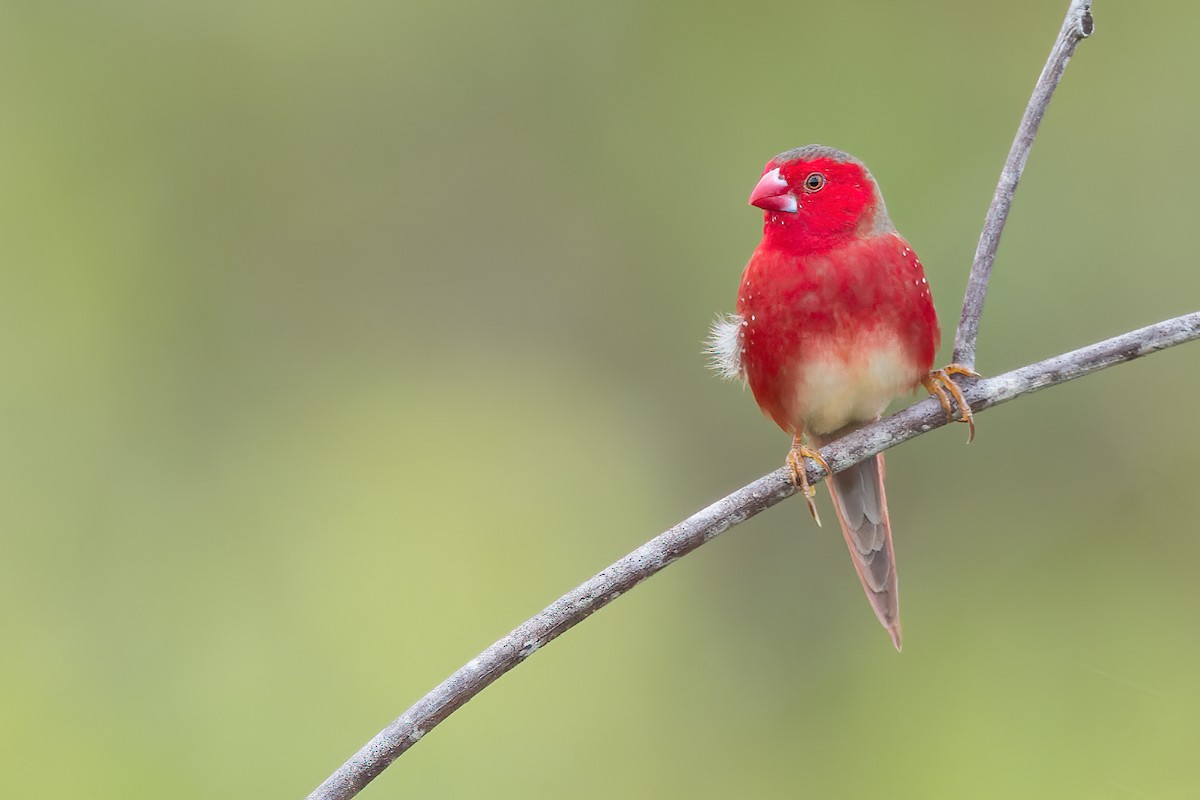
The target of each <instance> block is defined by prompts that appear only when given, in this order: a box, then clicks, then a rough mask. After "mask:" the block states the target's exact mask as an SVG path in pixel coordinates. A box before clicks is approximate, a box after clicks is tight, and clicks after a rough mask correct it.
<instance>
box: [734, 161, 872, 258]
mask: <svg viewBox="0 0 1200 800" xmlns="http://www.w3.org/2000/svg"><path fill="white" fill-rule="evenodd" d="M750 205H752V206H758V207H759V208H761V209H762V210H763V211H764V212H765V213H764V226H763V232H764V234H767V235H771V232H772V231H773V230H775V231H778V233H779V234H781V235H783V236H785V237H787V238H789V239H790V238H794V239H796V241H797V243H798V244H799V243H803V245H804V246H805V249H824V248H826V247H834V246H837V245H838V244H839V243H841V242H844V241H845V240H846V239H847V238H853V237H867V236H875V235H878V234H881V233H887V232H889V231H892V230H895V229H894V228H893V227H892V222H891V220H890V219H889V218H888V213H887V207H886V206H885V205H884V204H883V197H882V195H880V193H879V187H878V185H876V183H875V179H874V178H873V177H871V173H870V171H868V170H867V168H866V166H864V165H863V163H862V162H861V161H859V160H858V159H856V158H854V156H851V155H849V154H848V153H843V152H842V151H841V150H835V149H833V148H832V147H824V146H822V145H819V144H810V145H806V146H804V147H797V148H796V149H794V150H788V151H787V152H785V153H780V154H779V155H777V156H775V157H774V158H772V159H771V160H770V161H768V162H767V166H766V167H765V168H764V169H763V174H762V178H760V179H759V181H758V184H757V185H756V186H755V187H754V191H753V192H751V193H750Z"/></svg>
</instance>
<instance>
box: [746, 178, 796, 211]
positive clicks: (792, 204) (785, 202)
mask: <svg viewBox="0 0 1200 800" xmlns="http://www.w3.org/2000/svg"><path fill="white" fill-rule="evenodd" d="M750 205H752V206H758V207H759V208H761V209H762V210H764V211H786V212H787V213H789V214H795V213H796V208H797V206H798V205H799V204H798V203H797V202H796V196H795V195H794V194H792V192H791V189H789V188H788V185H787V181H785V180H784V179H783V178H781V177H780V176H779V167H776V168H775V169H773V170H770V171H768V172H766V173H764V174H763V176H762V177H761V178H759V179H758V184H757V185H755V187H754V191H753V192H751V193H750Z"/></svg>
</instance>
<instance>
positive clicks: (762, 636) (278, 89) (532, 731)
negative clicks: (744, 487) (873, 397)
mask: <svg viewBox="0 0 1200 800" xmlns="http://www.w3.org/2000/svg"><path fill="white" fill-rule="evenodd" d="M1065 5H1066V3H1065V2H1062V3H1057V2H1055V3H1047V2H1034V0H1021V1H1020V2H1009V3H994V4H977V3H959V2H950V0H942V1H940V2H934V1H933V0H930V1H929V2H913V3H888V2H849V3H821V4H810V3H791V4H782V5H780V4H765V5H764V4H736V3H709V4H696V3H682V2H664V3H654V4H649V3H638V2H624V1H623V0H619V1H617V2H608V3H576V2H571V3H550V2H531V1H527V0H516V1H515V2H506V3H494V2H478V1H477V0H476V1H472V0H463V1H461V2H447V3H421V4H412V3H389V2H377V1H376V2H366V1H364V2H351V3H300V4H296V3H281V2H261V3H235V2H228V1H227V0H208V1H207V2H191V1H188V2H166V3H148V2H138V1H135V0H116V1H115V2H108V3H103V4H100V3H84V2H28V1H27V0H26V1H22V0H16V1H15V2H9V3H5V4H4V5H3V6H0V85H2V86H3V90H4V91H3V97H4V98H5V103H4V105H5V108H4V112H3V115H2V122H0V143H2V146H0V160H2V164H3V175H4V191H3V192H2V193H0V203H3V208H2V210H0V225H2V226H3V240H4V251H5V259H4V260H5V266H4V271H3V274H4V291H3V292H2V293H0V332H2V334H3V338H4V341H5V343H6V346H5V348H4V349H5V352H6V358H5V364H6V381H5V387H6V388H5V390H4V391H3V393H2V394H0V398H2V402H3V404H4V419H5V423H4V426H3V430H4V435H3V450H2V452H3V456H2V457H0V470H2V476H3V483H4V485H5V487H6V491H5V502H4V503H3V504H2V505H0V526H2V527H0V601H2V605H0V608H2V609H3V610H2V611H0V624H2V630H3V631H4V648H3V650H4V656H3V658H0V708H3V714H0V752H3V753H4V756H5V759H4V761H5V764H6V765H7V769H5V770H4V771H3V775H2V776H0V795H3V796H5V797H46V798H50V797H53V798H58V797H63V798H67V797H81V796H85V797H114V798H115V797H121V798H138V797H146V798H151V797H155V798H157V797H175V798H193V797H194V798H210V797H287V796H292V797H295V796H302V795H303V794H305V793H306V792H307V791H309V790H310V789H311V788H313V787H314V786H315V785H316V784H317V783H318V782H319V781H320V780H321V779H322V778H324V777H325V775H326V774H328V773H329V772H330V771H331V770H332V769H333V768H334V767H336V766H337V764H339V763H340V762H341V761H342V759H343V758H344V757H346V756H348V755H349V754H350V753H351V752H352V751H353V750H355V749H357V747H358V746H359V745H360V744H361V743H362V742H364V741H365V740H366V739H367V738H368V737H369V736H370V735H372V734H373V733H374V732H375V731H376V730H378V729H379V728H380V727H382V726H383V725H384V724H385V723H386V722H388V721H389V720H390V719H391V718H392V717H394V716H395V715H396V714H398V713H399V712H400V711H402V710H403V709H404V708H405V707H407V706H408V704H409V703H410V702H412V701H413V700H415V699H416V698H417V697H419V696H420V695H421V694H422V693H424V692H425V691H426V690H427V689H428V688H430V687H431V686H432V685H433V684H434V683H436V682H437V681H439V680H441V679H442V678H443V677H444V676H445V675H446V674H448V673H449V672H450V671H452V670H453V669H455V668H456V667H458V666H459V665H460V664H461V663H463V662H464V661H466V660H467V659H469V658H471V657H472V656H473V655H474V654H475V653H476V652H477V651H479V650H480V649H482V647H484V646H485V645H487V644H489V643H490V642H491V641H492V640H494V639H495V638H497V637H498V636H500V635H501V634H503V633H505V632H506V631H508V630H509V629H510V628H511V627H512V626H514V625H515V624H517V623H519V622H520V621H521V620H523V619H525V618H526V617H527V616H529V615H531V614H532V613H534V612H535V611H537V610H538V609H539V608H541V607H542V606H543V605H544V604H546V603H548V602H549V601H550V600H552V599H553V598H554V597H556V596H557V595H558V594H560V593H561V592H562V591H564V590H566V589H567V588H569V587H570V586H573V585H574V584H576V583H578V582H579V581H580V580H582V579H584V578H586V577H587V576H589V575H591V574H592V573H593V572H595V571H597V570H598V569H600V568H601V567H603V566H604V565H605V564H607V563H609V562H610V561H612V560H613V559H615V558H617V557H618V556H620V555H622V554H623V553H624V552H626V551H627V550H629V549H630V548H632V547H634V546H636V545H637V544H639V543H640V542H642V541H643V540H644V539H646V538H648V537H649V536H650V535H651V534H653V533H654V532H656V531H658V530H660V529H662V528H664V527H666V526H668V525H670V524H672V523H674V522H675V521H677V520H678V519H680V518H682V517H683V516H685V515H686V514H687V513H690V512H691V511H692V510H694V509H695V508H698V507H699V506H701V505H703V504H706V503H707V502H709V501H711V500H712V499H714V498H716V497H718V496H720V495H722V494H724V493H725V492H726V491H728V490H729V489H731V488H733V487H735V486H738V485H740V484H742V483H744V482H746V481H748V480H749V479H751V478H753V477H756V476H757V475H759V474H761V473H763V472H765V471H767V470H769V469H771V468H774V467H775V466H777V465H778V464H779V463H781V460H782V456H783V454H784V450H785V447H786V444H787V442H786V439H785V437H784V436H783V435H782V434H781V433H780V432H779V431H778V430H775V429H774V428H773V427H772V426H771V425H770V424H769V423H767V422H766V421H765V420H763V419H762V418H761V417H760V415H759V413H758V411H757V410H756V409H755V407H754V404H753V402H752V400H751V399H750V397H749V395H748V394H747V393H744V392H742V391H740V390H739V389H737V388H735V387H732V386H728V385H722V384H720V383H718V382H717V381H715V380H714V379H713V378H712V377H710V376H709V375H708V374H707V373H706V370H705V366H704V361H703V358H702V356H701V355H700V352H699V351H700V339H701V338H702V337H703V335H704V332H705V328H706V325H707V323H708V321H709V319H710V318H711V317H712V316H713V315H714V314H715V313H716V312H717V311H718V310H723V309H729V308H730V307H731V305H732V302H733V299H734V298H733V295H734V291H735V288H736V282H737V279H738V275H739V274H740V270H741V267H742V265H743V264H744V262H745V260H746V258H747V257H748V255H749V253H750V251H751V249H752V247H753V245H754V243H755V241H756V239H757V236H758V214H757V212H756V211H755V210H753V209H749V208H747V207H746V206H745V197H746V195H747V193H748V192H749V189H750V187H751V186H752V185H753V183H754V181H755V179H756V178H757V176H758V171H759V169H760V168H761V166H762V164H763V162H765V161H766V160H767V158H769V157H770V156H772V155H773V154H775V153H776V152H778V151H780V150H783V149H786V148H788V147H791V146H795V145H799V144H804V143H808V142H814V141H817V142H823V143H827V144H831V145H835V146H839V147H842V148H845V149H847V150H849V151H851V152H853V153H855V154H856V155H858V156H859V157H861V158H863V159H864V160H865V161H866V162H867V163H868V164H870V165H871V167H872V169H873V171H874V172H875V174H876V176H877V177H878V179H879V180H880V182H881V184H882V186H883V189H884V192H885V195H886V197H887V198H888V204H889V208H890V210H891V213H892V216H893V218H894V219H895V221H896V222H897V224H898V226H899V227H900V229H901V230H902V231H903V232H904V233H905V234H906V235H907V236H908V238H909V239H910V241H911V242H912V243H913V244H914V246H915V247H916V249H917V250H918V252H920V253H921V255H922V260H923V261H924V263H925V264H926V268H927V270H928V272H929V275H930V281H931V283H932V284H933V286H934V289H935V296H936V299H937V301H938V306H939V309H940V311H941V314H942V317H943V327H944V328H945V338H946V343H945V344H944V345H943V353H942V356H943V358H946V357H948V355H949V342H950V340H951V339H952V329H953V325H954V323H955V322H956V320H957V316H958V310H957V309H958V302H959V298H960V297H961V292H962V288H963V284H964V282H965V278H966V271H967V266H968V264H969V261H970V257H971V254H972V252H973V249H974V244H975V237H976V235H977V233H978V227H979V223H980V222H981V220H982V217H983V213H984V210H985V209H986V206H987V203H988V200H989V199H990V196H991V192H992V188H993V186H994V183H995V178H996V175H997V173H998V170H999V167H1000V164H1001V161H1002V159H1003V157H1004V154H1005V152H1006V151H1007V148H1008V144H1009V142H1010V141H1011V136H1012V133H1013V130H1014V128H1015V125H1016V121H1017V118H1018V115H1019V113H1020V111H1021V109H1022V108H1023V107H1024V103H1025V101H1026V98H1027V96H1028V91H1029V89H1030V88H1031V87H1032V84H1033V80H1034V78H1035V77H1036V75H1037V72H1038V70H1039V69H1040V67H1041V64H1042V61H1043V59H1044V57H1045V54H1046V52H1047V50H1048V48H1049V45H1050V42H1051V40H1052V38H1053V34H1054V32H1055V31H1056V30H1057V28H1058V25H1059V21H1060V19H1061V14H1062V12H1063V10H1064V8H1065ZM1097 6H1098V7H1097V9H1096V17H1097V32H1096V35H1095V36H1094V37H1093V38H1092V39H1091V40H1089V41H1087V42H1085V43H1083V44H1082V45H1081V46H1080V50H1079V52H1078V54H1077V56H1076V58H1075V60H1074V62H1073V63H1072V64H1071V65H1070V67H1069V69H1068V72H1067V75H1066V79H1065V82H1064V84H1063V86H1062V88H1061V90H1060V93H1059V96H1058V97H1057V98H1056V100H1055V102H1054V104H1053V105H1052V107H1051V109H1050V113H1049V115H1048V116H1047V119H1046V122H1045V125H1044V127H1043V132H1042V134H1041V137H1040V139H1039V141H1038V143H1037V145H1036V147H1035V148H1034V152H1033V158H1032V159H1031V161H1030V165H1029V169H1028V172H1027V173H1026V178H1025V180H1024V182H1023V184H1022V186H1021V188H1020V191H1019V192H1018V195H1017V201H1016V205H1015V210H1014V213H1013V216H1012V219H1011V224H1010V225H1009V228H1008V230H1007V233H1006V235H1005V239H1004V242H1003V244H1002V246H1001V250H1000V256H999V260H998V263H997V267H996V272H995V278H994V281H993V286H992V291H991V294H990V297H989V302H988V307H987V310H986V313H985V315H984V320H983V326H982V334H981V345H980V361H979V366H980V368H981V369H982V370H983V371H985V372H989V373H995V372H998V371H1002V370H1005V369H1008V368H1012V367H1015V366H1019V365H1020V364H1023V363H1027V362H1029V361H1033V360H1037V359H1039V358H1042V357H1045V356H1048V355H1052V354H1054V353H1057V352H1060V351H1063V350H1066V349H1069V348H1072V347H1075V346H1078V345H1081V344H1085V343H1088V342H1090V341H1094V340H1097V339H1100V338H1104V337H1106V336H1109V335H1113V334H1116V333H1120V332H1122V331H1125V330H1128V329H1130V328H1134V327H1138V326H1140V325H1143V324H1146V323H1149V322H1153V321H1156V320H1159V319H1162V318H1165V317H1168V316H1172V315H1175V314H1178V313H1183V312H1186V311H1191V310H1194V309H1195V308H1196V307H1197V306H1198V305H1200V303H1198V302H1197V298H1200V270H1197V268H1196V254H1195V248H1194V247H1192V246H1191V245H1190V236H1191V234H1192V233H1193V231H1194V228H1195V220H1196V218H1197V215H1198V214H1200V200H1198V199H1197V196H1196V192H1195V188H1194V187H1195V184H1196V181H1197V178H1198V177H1200V158H1198V157H1197V155H1196V148H1195V141H1196V130H1197V127H1198V125H1200V111H1198V110H1197V108H1198V107H1197V105H1196V103H1195V102H1194V100H1195V91H1196V86H1197V78H1200V55H1198V54H1197V52H1196V50H1195V47H1194V42H1193V39H1194V36H1195V34H1194V29H1195V27H1196V24H1197V23H1200V9H1197V8H1196V7H1195V6H1194V5H1193V4H1190V3H1183V2H1164V3H1155V4H1136V3H1117V2H1100V3H1097ZM1198 365H1200V350H1197V349H1194V347H1184V348H1180V349H1178V350H1174V351H1171V352H1169V353H1166V354H1163V355H1159V356H1155V357H1154V358H1152V359H1149V360H1146V361H1144V362H1138V363H1134V364H1131V365H1129V366H1125V367H1121V368H1118V369H1114V370H1111V371H1108V372H1105V373H1103V374H1101V375H1098V376H1095V377H1093V378H1089V379H1086V380H1085V381H1082V382H1079V383H1076V384H1071V385H1068V386H1064V387H1061V388H1058V389H1055V390H1053V391H1050V392H1047V393H1045V394H1040V395H1036V396H1034V397H1030V398H1026V399H1024V400H1022V401H1020V402H1017V403H1013V404H1011V405H1008V406H1005V407H1003V408H1001V409H997V410H995V411H993V412H989V413H988V414H986V415H984V416H983V417H981V418H980V421H979V422H980V431H979V436H978V439H977V440H976V443H975V444H973V445H972V446H971V447H970V448H964V447H963V445H962V439H963V431H962V430H961V429H960V428H957V427H956V428H952V429H946V430H943V431H939V432H937V433H934V434H933V435H930V436H926V437H923V438H921V439H919V440H918V441H916V442H914V443H912V444H910V445H907V446H905V447H903V448H901V449H899V450H897V451H895V452H893V453H892V454H890V455H889V466H890V470H889V476H888V479H889V494H890V498H891V506H892V518H893V521H894V525H895V528H896V532H897V533H896V535H897V549H898V558H899V562H900V569H901V575H902V583H903V609H904V619H905V633H906V638H905V642H906V649H905V652H904V653H903V654H902V655H900V656H897V655H896V654H895V653H894V652H892V650H891V647H890V645H889V644H888V641H887V637H886V635H885V633H884V632H883V631H882V629H880V628H879V627H878V625H877V624H876V622H875V621H874V619H873V617H872V615H871V613H870V610H869V608H868V607H867V604H866V603H865V602H864V600H863V598H862V596H861V591H860V589H859V586H858V583H857V581H856V580H855V578H854V574H853V570H852V569H851V566H850V563H849V559H848V558H847V557H846V554H845V553H844V552H843V547H844V546H843V544H842V543H841V540H840V536H839V535H838V534H837V532H836V531H835V530H832V529H830V528H828V527H827V528H825V529H823V530H818V529H816V528H815V527H814V526H813V525H812V524H811V523H810V521H809V520H808V519H807V518H806V517H805V515H804V513H803V509H802V508H801V507H800V506H799V505H798V504H795V503H788V504H785V505H784V506H783V507H781V508H778V509H775V510H773V511H772V512H770V513H768V514H765V515H763V516H762V517H760V518H758V519H755V520H753V521H751V522H750V523H748V524H746V525H744V526H742V527H741V528H738V529H737V530H736V531H735V532H733V533H732V534H730V535H727V536H726V537H724V538H723V539H722V540H719V541H717V542H715V543H714V544H712V545H710V546H708V547H706V548H704V549H703V550H702V551H701V552H699V553H697V554H696V555H694V556H692V557H689V558H688V559H686V560H685V561H683V562H681V563H680V564H678V565H676V566H674V567H672V568H671V569H670V570H668V571H667V572H666V573H664V574H663V575H661V576H660V577H658V578H656V579H655V580H654V581H652V582H650V583H649V584H647V585H646V586H645V587H642V588H639V589H638V591H637V592H635V593H633V594H632V595H630V596H629V597H626V598H622V599H621V600H620V601H619V602H617V603H616V604H615V605H613V606H612V607H611V608H609V609H606V610H605V611H603V612H602V613H600V614H599V615H597V616H596V617H594V618H593V619H591V620H589V621H588V623H587V624H586V625H585V626H583V627H582V628H580V629H579V630H576V631H574V632H572V633H570V634H569V635H567V636H566V637H565V638H563V639H562V640H560V641H559V642H556V643H555V644H554V645H553V647H550V648H548V649H547V650H545V651H544V652H541V653H539V654H538V655H537V656H536V657H535V658H533V659H532V660H530V661H529V662H528V663H527V664H525V665H524V666H523V667H522V668H521V669H519V670H517V671H516V672H515V673H513V674H512V675H510V676H508V677H506V678H504V679H503V680H502V681H501V682H500V683H499V684H497V685H496V686H494V687H493V688H492V689H490V690H489V691H488V692H486V693H485V694H484V695H483V696H481V697H480V698H478V699H477V700H475V701H474V702H472V703H471V704H470V706H468V707H467V708H466V709H464V710H463V711H462V712H460V713H459V714H458V715H456V716H455V717H454V718H452V719H451V720H450V721H449V722H448V723H447V724H445V725H444V726H443V727H441V728H439V729H438V730H437V731H436V732H434V733H432V734H430V735H429V736H428V737H427V739H426V740H425V741H422V742H421V744H420V745H419V746H418V747H416V748H415V749H414V750H413V751H412V752H411V753H409V754H408V755H406V756H405V757H404V758H403V760H402V761H401V762H399V763H398V764H397V765H396V766H395V767H393V768H392V769H391V770H389V771H388V772H387V773H385V775H384V776H383V777H382V778H381V779H379V780H378V781H377V782H376V783H375V784H373V785H372V787H371V788H370V789H368V790H367V792H366V793H365V795H364V796H367V797H410V796H411V797H418V796H432V797H468V796H475V795H477V794H479V793H481V792H484V791H486V792H488V794H489V796H490V797H496V798H501V797H514V798H516V797H529V796H534V797H567V796H569V797H575V798H608V797H611V796H613V795H614V794H615V795H619V796H623V797H679V798H685V797H686V798H725V797H790V796H813V797H870V796H881V795H884V794H886V795H887V796H889V797H905V798H942V797H945V798H961V797H972V798H991V797H995V798H1001V797H1003V798H1009V797H1047V798H1058V797H1075V796H1088V797H1096V798H1107V797H1113V798H1124V797H1137V796H1141V797H1156V798H1159V797H1161V798H1170V797H1185V796H1190V795H1191V793H1192V792H1194V791H1195V784H1196V778H1195V769H1194V766H1193V762H1194V759H1195V752H1196V747H1197V745H1198V744H1200V685H1198V684H1197V682H1196V680H1195V665H1196V663H1197V661H1198V660H1200V625H1198V624H1197V612H1198V610H1200V583H1198V582H1197V581H1196V578H1195V572H1194V565H1195V564H1196V563H1197V562H1198V561H1200V541H1198V540H1200V537H1198V536H1197V534H1198V533H1200V523H1198V522H1197V520H1198V518H1200V493H1197V491H1196V488H1195V485H1196V477H1195V469H1196V466H1195V465H1196V463H1197V457H1198V455H1200V436H1198V435H1197V433H1196V423H1195V420H1194V415H1193V411H1194V406H1195V397H1196V396H1197V392H1198V391H1200V378H1198V375H1200V370H1198V368H1197V367H1198Z"/></svg>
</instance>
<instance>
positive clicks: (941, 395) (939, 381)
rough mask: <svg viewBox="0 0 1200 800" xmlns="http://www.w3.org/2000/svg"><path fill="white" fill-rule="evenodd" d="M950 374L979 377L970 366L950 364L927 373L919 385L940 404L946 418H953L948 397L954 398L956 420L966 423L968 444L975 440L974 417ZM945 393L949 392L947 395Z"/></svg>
mask: <svg viewBox="0 0 1200 800" xmlns="http://www.w3.org/2000/svg"><path fill="white" fill-rule="evenodd" d="M951 375H966V376H968V377H971V378H978V377H979V373H978V372H976V371H975V370H973V369H971V368H970V367H964V366H963V365H962V364H951V365H949V366H947V367H943V368H941V369H935V370H934V371H933V372H931V373H929V374H928V375H927V376H925V377H924V378H922V379H921V385H922V386H924V387H925V390H926V391H928V392H929V393H930V394H931V395H933V396H934V397H936V398H937V399H938V402H939V403H941V404H942V410H944V411H945V412H946V418H947V419H954V410H953V408H952V407H951V405H950V398H951V397H953V398H954V405H956V406H958V413H959V417H958V420H957V421H958V422H965V423H967V428H968V433H967V444H970V443H971V442H973V441H974V440H975V417H974V416H973V415H972V414H971V407H970V406H969V405H967V398H965V397H963V393H962V389H960V388H958V384H957V383H955V382H954V379H953V378H951V377H950V376H951ZM947 393H949V394H948V395H947Z"/></svg>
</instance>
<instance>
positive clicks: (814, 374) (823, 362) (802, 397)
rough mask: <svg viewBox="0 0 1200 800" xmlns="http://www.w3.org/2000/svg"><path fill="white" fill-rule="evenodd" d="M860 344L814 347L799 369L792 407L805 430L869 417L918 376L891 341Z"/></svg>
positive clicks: (824, 430) (821, 430)
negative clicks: (848, 348)
mask: <svg viewBox="0 0 1200 800" xmlns="http://www.w3.org/2000/svg"><path fill="white" fill-rule="evenodd" d="M861 345H862V346H860V347H856V348H854V349H853V350H852V351H850V352H849V353H847V352H846V351H844V350H843V351H842V352H841V353H837V352H834V351H833V350H832V349H831V350H828V351H826V352H820V351H818V353H816V354H814V355H816V357H815V358H810V359H807V360H806V362H805V366H804V367H803V368H802V369H801V370H800V372H799V374H797V376H796V378H797V381H796V404H795V406H794V407H795V408H797V409H800V411H801V413H800V416H801V418H802V419H803V420H804V425H805V428H806V429H808V430H809V431H811V432H813V433H831V432H833V431H836V430H838V429H839V428H842V427H845V426H846V425H848V424H850V423H852V422H869V421H870V420H873V419H875V418H876V417H878V416H879V415H880V414H882V413H883V410H884V409H885V408H887V405H888V403H890V402H892V400H893V399H895V398H896V397H898V396H899V395H902V394H904V393H906V392H909V391H911V390H912V388H913V386H914V385H915V384H916V383H917V382H918V381H919V380H920V377H921V376H920V375H919V374H917V372H916V371H915V370H914V368H913V362H912V359H911V358H909V357H908V356H907V355H905V354H904V352H903V351H902V350H901V348H900V346H899V344H897V343H896V342H895V341H888V340H882V341H880V340H877V341H871V342H863V343H861Z"/></svg>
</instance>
